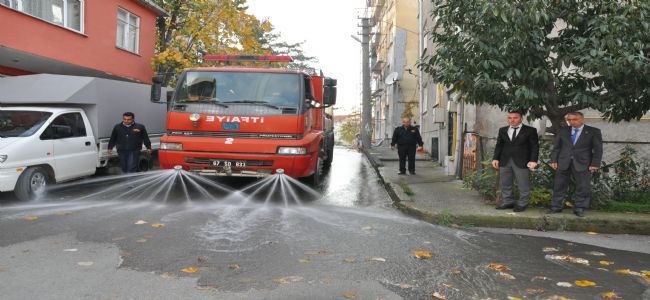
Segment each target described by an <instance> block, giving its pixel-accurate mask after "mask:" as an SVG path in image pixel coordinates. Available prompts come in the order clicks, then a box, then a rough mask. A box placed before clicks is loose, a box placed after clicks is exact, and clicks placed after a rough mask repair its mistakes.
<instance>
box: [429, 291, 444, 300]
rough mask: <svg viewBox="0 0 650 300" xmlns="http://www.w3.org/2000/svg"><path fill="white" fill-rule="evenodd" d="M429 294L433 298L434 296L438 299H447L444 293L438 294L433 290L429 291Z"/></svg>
mask: <svg viewBox="0 0 650 300" xmlns="http://www.w3.org/2000/svg"><path fill="white" fill-rule="evenodd" d="M431 296H432V297H433V298H436V299H439V300H447V296H445V295H443V294H440V293H438V292H433V293H431Z"/></svg>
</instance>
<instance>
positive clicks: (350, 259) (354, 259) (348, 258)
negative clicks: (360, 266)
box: [343, 257, 357, 264]
mask: <svg viewBox="0 0 650 300" xmlns="http://www.w3.org/2000/svg"><path fill="white" fill-rule="evenodd" d="M356 261H357V258H356V257H346V258H344V259H343V262H346V263H349V264H351V263H354V262H356Z"/></svg>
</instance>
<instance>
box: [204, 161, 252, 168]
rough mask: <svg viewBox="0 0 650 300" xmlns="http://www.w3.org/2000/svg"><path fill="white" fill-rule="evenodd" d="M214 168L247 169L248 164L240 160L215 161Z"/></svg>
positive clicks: (213, 162)
mask: <svg viewBox="0 0 650 300" xmlns="http://www.w3.org/2000/svg"><path fill="white" fill-rule="evenodd" d="M212 166H213V167H231V168H245V167H246V162H245V161H239V160H213V161H212Z"/></svg>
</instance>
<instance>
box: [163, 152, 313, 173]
mask: <svg viewBox="0 0 650 300" xmlns="http://www.w3.org/2000/svg"><path fill="white" fill-rule="evenodd" d="M158 157H159V160H160V168H161V169H172V168H174V167H175V166H177V165H180V166H182V167H183V170H185V171H190V172H194V173H196V174H199V175H203V176H233V177H265V176H269V175H272V174H275V173H276V171H277V170H278V169H282V170H284V174H286V175H289V176H291V177H306V176H309V175H311V174H313V172H314V168H315V166H316V162H317V160H318V152H316V153H312V154H307V155H277V154H250V153H206V152H192V151H170V150H160V151H159V152H158ZM214 161H229V162H233V164H232V165H231V166H229V167H224V166H219V167H216V166H214V165H213V162H214ZM235 162H245V163H246V165H245V167H239V166H237V165H236V164H235Z"/></svg>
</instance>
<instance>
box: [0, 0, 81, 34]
mask: <svg viewBox="0 0 650 300" xmlns="http://www.w3.org/2000/svg"><path fill="white" fill-rule="evenodd" d="M0 5H4V6H7V7H9V8H12V9H15V10H17V11H20V12H23V13H25V14H28V15H31V16H34V17H36V18H39V19H42V20H44V21H47V22H50V23H53V24H56V25H59V26H63V27H66V28H69V29H72V30H74V31H78V32H83V28H82V24H83V0H0Z"/></svg>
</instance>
